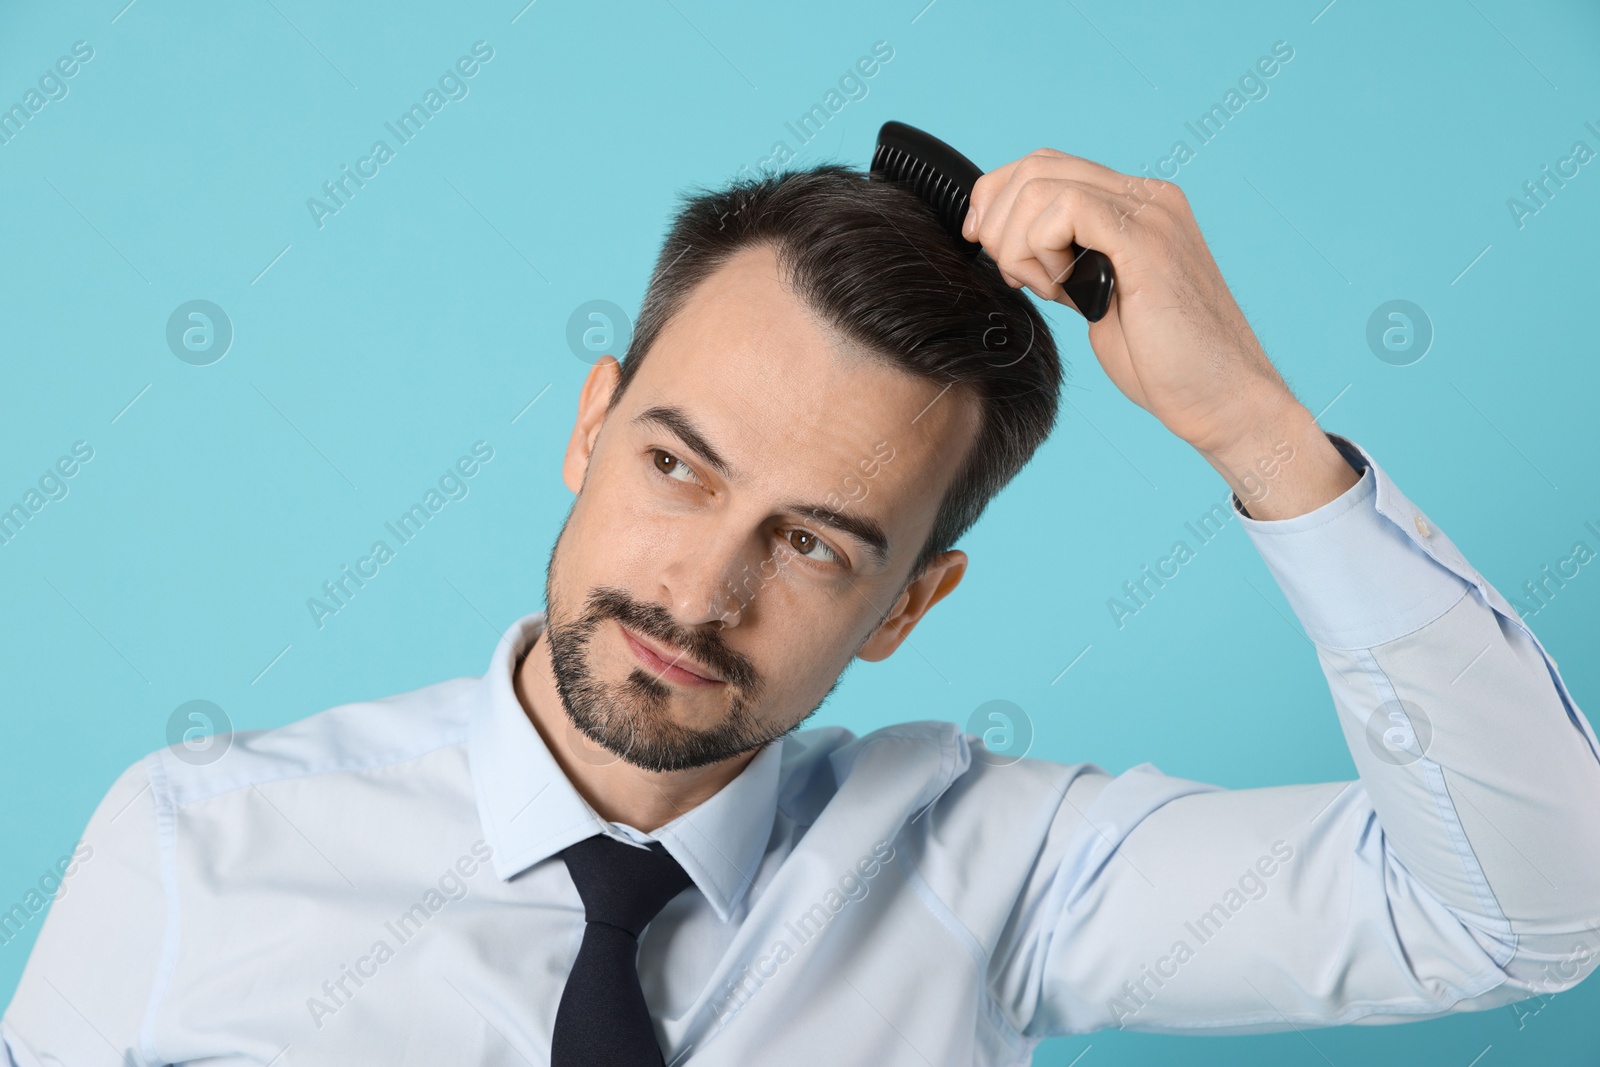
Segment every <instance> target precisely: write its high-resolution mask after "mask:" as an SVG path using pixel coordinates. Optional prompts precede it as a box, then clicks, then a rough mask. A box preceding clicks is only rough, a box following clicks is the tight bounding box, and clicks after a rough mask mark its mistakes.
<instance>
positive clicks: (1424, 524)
mask: <svg viewBox="0 0 1600 1067" xmlns="http://www.w3.org/2000/svg"><path fill="white" fill-rule="evenodd" d="M1415 522H1416V525H1417V533H1419V534H1421V535H1422V536H1423V537H1427V536H1429V535H1430V534H1432V533H1433V530H1432V529H1431V528H1429V526H1428V521H1427V520H1426V519H1424V518H1423V517H1422V516H1421V515H1418V516H1417V517H1416V520H1415Z"/></svg>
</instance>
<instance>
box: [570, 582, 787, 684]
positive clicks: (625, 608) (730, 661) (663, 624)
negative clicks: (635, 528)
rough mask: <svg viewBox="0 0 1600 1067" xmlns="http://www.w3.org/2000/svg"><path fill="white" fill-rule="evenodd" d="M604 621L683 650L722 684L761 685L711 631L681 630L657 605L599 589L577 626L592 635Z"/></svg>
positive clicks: (747, 664)
mask: <svg viewBox="0 0 1600 1067" xmlns="http://www.w3.org/2000/svg"><path fill="white" fill-rule="evenodd" d="M606 619H616V620H617V621H618V622H620V623H622V624H623V625H624V626H626V627H628V628H629V629H630V630H634V631H636V632H638V633H641V634H644V635H645V636H646V637H651V638H654V639H655V640H657V641H660V642H661V643H662V644H664V645H667V646H668V647H670V648H678V649H682V650H683V651H684V652H686V653H687V654H688V655H690V656H692V657H693V658H695V659H697V660H699V661H700V662H701V663H703V664H705V665H706V666H707V667H709V668H711V669H712V670H714V671H716V672H717V674H718V676H719V677H721V678H722V679H723V681H725V682H727V683H729V684H730V685H736V686H738V687H739V688H740V689H743V690H746V691H748V692H755V691H756V690H757V689H758V688H759V685H760V679H759V678H758V677H757V675H756V670H755V668H754V667H753V666H752V665H751V664H750V661H749V660H748V659H746V658H745V657H744V656H741V655H739V653H737V652H735V651H733V650H732V649H731V648H729V647H728V646H727V645H725V644H723V642H722V639H721V638H720V637H718V636H717V635H716V634H715V633H713V632H711V631H710V630H699V629H684V628H683V627H680V626H679V625H678V624H677V623H676V622H674V621H673V619H672V616H671V615H670V614H668V613H667V610H666V609H665V608H663V607H661V606H660V605H659V604H645V603H641V602H639V601H637V600H634V599H633V598H632V597H631V596H629V595H628V594H627V592H626V591H624V590H622V589H616V588H613V587H610V586H598V587H596V588H595V589H592V590H590V592H589V598H588V601H587V602H586V604H585V606H584V613H583V618H582V620H581V621H580V623H579V625H580V626H581V627H582V628H583V631H584V633H586V634H587V633H593V632H594V630H595V628H596V627H598V626H599V625H600V624H601V623H602V622H604V621H605V620H606Z"/></svg>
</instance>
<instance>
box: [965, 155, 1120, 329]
mask: <svg viewBox="0 0 1600 1067" xmlns="http://www.w3.org/2000/svg"><path fill="white" fill-rule="evenodd" d="M1127 212H1128V209H1127V198H1126V197H1125V196H1122V195H1119V194H1115V193H1108V192H1106V191H1105V190H1104V189H1101V188H1099V187H1097V186H1092V185H1086V184H1083V183H1081V182H1076V181H1069V180H1050V181H1045V180H1033V181H1030V182H1027V183H1025V185H1024V187H1023V189H1022V190H1021V191H1020V192H1019V194H1018V197H1017V199H1016V201H1015V203H1014V204H1013V207H1012V210H1011V212H1010V213H1009V214H1008V216H1007V217H1006V220H1005V224H1004V229H1003V230H1002V231H1001V233H1000V235H999V236H998V237H997V238H996V240H995V241H994V243H993V245H992V246H991V245H988V244H987V243H986V247H990V255H991V256H993V257H994V260H995V262H996V263H997V264H999V265H1000V267H1001V268H1002V270H1003V271H1004V272H1005V273H1007V274H1009V275H1011V276H1012V277H1015V278H1017V279H1019V280H1021V281H1022V282H1024V283H1025V284H1026V285H1027V286H1028V287H1029V288H1030V289H1032V290H1033V291H1034V292H1035V293H1037V294H1038V295H1039V296H1040V298H1041V299H1045V300H1055V301H1058V302H1060V301H1061V300H1062V297H1063V295H1064V293H1063V289H1062V284H1061V283H1062V282H1064V281H1065V280H1066V279H1067V278H1069V277H1070V276H1071V271H1072V267H1073V263H1074V259H1073V255H1072V253H1071V252H1069V251H1068V249H1069V247H1070V246H1071V245H1072V244H1074V243H1076V244H1078V245H1080V246H1082V247H1083V248H1094V249H1097V250H1099V251H1101V252H1103V253H1105V254H1106V255H1107V256H1109V257H1110V258H1111V261H1112V263H1113V265H1115V264H1116V263H1117V262H1118V260H1119V259H1122V258H1123V257H1124V256H1125V255H1126V249H1127V245H1128V242H1129V240H1130V238H1131V233H1130V231H1129V230H1128V229H1127V228H1126V226H1124V225H1122V224H1121V220H1122V219H1123V218H1124V217H1125V216H1126V215H1127Z"/></svg>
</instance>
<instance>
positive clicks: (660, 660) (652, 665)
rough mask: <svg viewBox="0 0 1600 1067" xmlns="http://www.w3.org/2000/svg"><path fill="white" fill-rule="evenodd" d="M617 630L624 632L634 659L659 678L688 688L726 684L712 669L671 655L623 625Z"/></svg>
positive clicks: (624, 637)
mask: <svg viewBox="0 0 1600 1067" xmlns="http://www.w3.org/2000/svg"><path fill="white" fill-rule="evenodd" d="M617 629H619V630H621V631H622V638H623V640H624V641H626V642H627V643H628V649H629V651H631V652H632V653H633V655H634V658H635V659H637V660H638V661H639V662H640V663H642V664H643V665H644V666H645V667H647V668H649V670H650V672H651V673H652V674H654V675H656V676H657V677H658V678H662V679H664V680H666V681H669V682H676V683H677V684H678V685H682V686H688V687H695V686H710V685H723V684H725V683H724V682H723V681H722V680H721V679H720V678H717V677H716V676H715V675H714V674H713V673H712V671H711V670H710V668H708V667H702V666H701V665H700V664H698V663H696V662H694V661H693V660H689V659H686V658H684V657H682V656H680V655H679V654H678V653H676V652H674V653H670V654H669V653H668V652H667V650H666V649H663V648H659V647H658V646H657V645H655V644H653V643H650V642H647V641H646V639H645V638H642V637H640V636H638V635H637V634H635V633H634V632H633V631H631V630H629V629H628V628H627V627H626V626H623V625H622V624H621V623H618V624H617ZM701 672H704V673H701Z"/></svg>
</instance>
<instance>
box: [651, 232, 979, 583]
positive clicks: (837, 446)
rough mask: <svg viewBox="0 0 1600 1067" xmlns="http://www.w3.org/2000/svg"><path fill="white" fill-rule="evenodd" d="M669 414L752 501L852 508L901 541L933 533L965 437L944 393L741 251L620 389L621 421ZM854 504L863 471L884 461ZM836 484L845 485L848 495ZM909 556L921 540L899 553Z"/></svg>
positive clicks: (952, 395)
mask: <svg viewBox="0 0 1600 1067" xmlns="http://www.w3.org/2000/svg"><path fill="white" fill-rule="evenodd" d="M658 404H672V405H675V406H677V407H680V408H682V409H683V410H684V412H685V413H686V414H687V415H688V416H689V417H690V418H691V419H693V420H694V422H695V423H696V425H697V427H698V428H699V429H700V430H701V431H702V432H703V433H704V434H705V435H706V437H707V438H708V439H709V440H710V441H711V442H712V443H714V444H715V445H716V447H717V450H718V451H719V452H720V453H722V455H723V457H724V458H725V459H726V460H727V461H728V463H729V465H730V466H731V467H732V468H733V470H734V471H735V473H736V475H737V476H738V477H739V478H740V480H741V483H742V487H745V488H748V489H750V490H751V491H752V492H771V493H779V494H783V495H784V496H785V497H786V498H787V497H791V496H793V495H794V494H795V493H797V492H807V493H808V494H809V495H810V496H811V497H814V498H815V499H816V500H817V502H819V503H820V502H822V500H821V498H822V497H824V496H826V495H827V494H829V493H833V494H836V495H837V496H838V497H839V498H843V499H846V500H858V502H857V503H856V504H854V505H852V506H853V507H855V508H856V509H857V510H859V511H861V512H863V513H867V514H871V515H873V516H874V517H875V518H877V519H878V520H879V521H880V522H881V523H883V524H884V526H885V527H886V528H890V527H894V528H897V529H898V532H899V533H900V534H901V535H902V537H899V538H896V537H894V536H893V535H892V534H891V540H892V541H894V542H895V552H896V554H898V553H899V552H901V551H904V550H906V549H907V547H908V546H906V545H903V544H900V543H899V542H900V541H901V540H903V539H904V537H906V536H912V535H914V533H915V531H917V530H918V529H921V530H922V531H924V532H925V531H926V530H927V529H929V528H931V526H932V522H933V516H934V512H935V510H936V509H937V506H938V502H939V499H940V497H941V496H942V495H943V492H944V490H945V488H946V486H947V485H948V484H949V481H950V479H951V477H953V475H954V473H955V467H956V465H957V464H958V463H959V462H960V461H961V459H963V458H964V457H965V455H966V449H967V446H968V444H969V443H970V441H971V439H972V434H973V433H974V432H975V430H976V426H977V421H976V415H977V412H976V405H975V404H974V402H973V401H972V400H971V398H970V397H969V396H968V395H967V394H965V393H964V392H962V391H961V390H958V389H953V388H949V387H948V386H947V384H945V383H940V382H936V381H931V380H928V379H925V378H920V377H917V376H915V375H912V374H909V373H907V372H905V371H903V370H900V369H898V368H897V367H894V366H891V365H890V364H889V363H888V362H887V361H885V360H883V359H881V358H878V357H875V356H872V355H869V354H867V353H865V352H864V351H863V350H862V349H861V348H860V347H859V346H857V345H855V344H853V343H851V342H849V341H848V340H846V339H845V338H843V337H842V336H840V335H839V334H838V333H837V332H835V331H834V330H833V329H832V328H831V327H829V326H828V325H827V324H826V323H824V322H822V321H821V320H820V319H819V318H818V317H817V316H816V315H815V313H813V312H812V311H811V310H810V309H809V308H807V307H806V306H805V304H804V303H803V302H802V301H801V300H800V299H799V298H798V297H796V296H795V295H794V294H793V293H791V292H790V290H789V289H788V287H787V286H786V285H785V284H784V282H783V279H782V275H781V273H780V268H779V265H778V260H777V255H776V253H775V252H774V251H773V250H772V249H771V248H770V247H768V246H766V245H760V246H756V247H752V248H746V249H743V250H741V251H740V252H738V253H736V254H735V255H734V256H732V257H730V258H729V260H728V261H727V262H726V263H725V264H724V265H723V266H722V267H721V268H720V269H718V270H717V271H716V272H715V273H714V274H712V275H711V276H710V277H708V278H707V279H706V280H705V281H704V282H703V283H701V284H700V285H699V286H697V287H696V289H695V290H694V291H693V292H692V293H691V294H690V296H689V297H688V299H687V300H686V301H685V303H684V305H683V307H682V308H681V309H680V311H679V313H678V314H677V315H676V316H674V318H673V320H672V321H671V322H670V323H669V324H668V325H667V326H666V327H665V328H664V329H663V330H662V331H661V333H660V335H658V337H657V339H656V341H655V344H654V345H653V346H652V347H651V349H650V355H649V358H648V359H646V360H645V361H644V363H643V364H642V365H641V366H640V368H639V372H638V376H637V377H636V378H635V379H634V381H633V382H632V383H631V384H630V385H629V387H628V391H627V393H626V394H625V396H624V398H623V403H622V405H621V409H623V410H625V411H626V416H627V418H629V419H631V418H632V417H633V415H634V414H636V413H638V412H640V411H643V410H645V409H646V408H649V407H651V406H654V405H658ZM885 444H886V445H887V446H888V448H892V449H893V456H894V458H893V460H892V461H890V462H888V463H886V464H883V465H882V468H881V470H879V471H878V472H877V473H876V474H874V476H873V478H872V480H871V484H870V491H869V492H867V494H866V495H865V496H862V495H861V492H860V482H861V478H862V472H863V468H862V466H861V465H862V464H863V463H866V464H868V465H869V466H870V465H871V463H872V461H873V460H874V459H875V458H876V459H881V458H882V456H883V455H885V454H888V448H884V447H882V446H883V445H885ZM845 478H853V479H855V481H854V482H852V483H850V485H846V484H845V483H844V479H845ZM920 547H921V541H920V540H918V542H917V544H915V545H911V546H909V549H910V550H911V551H915V550H916V549H918V548H920Z"/></svg>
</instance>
